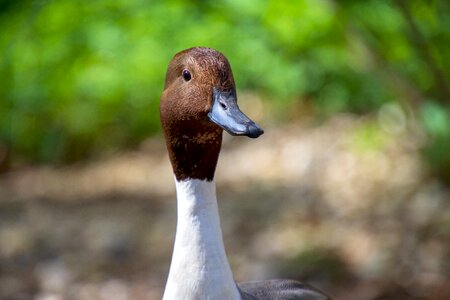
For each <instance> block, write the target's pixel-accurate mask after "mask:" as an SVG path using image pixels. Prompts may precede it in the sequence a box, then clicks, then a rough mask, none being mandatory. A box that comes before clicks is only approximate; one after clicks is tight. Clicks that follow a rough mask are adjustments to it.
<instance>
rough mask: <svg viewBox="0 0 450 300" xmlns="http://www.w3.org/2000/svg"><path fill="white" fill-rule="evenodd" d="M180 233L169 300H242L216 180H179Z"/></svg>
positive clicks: (171, 271) (166, 298) (168, 287)
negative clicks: (224, 235)
mask: <svg viewBox="0 0 450 300" xmlns="http://www.w3.org/2000/svg"><path fill="white" fill-rule="evenodd" d="M176 190H177V209H178V213H177V214H178V216H177V232H176V237H175V245H174V251H173V256H172V263H171V265H170V272H169V277H168V281H167V285H166V289H165V291H164V298H163V299H165V300H169V299H240V296H239V292H238V289H237V286H236V283H235V282H234V280H233V275H232V273H231V269H230V265H229V263H228V260H227V257H226V254H225V248H224V245H223V240H222V230H221V228H220V218H219V212H218V207H217V199H216V187H215V183H214V181H213V180H211V181H207V180H199V179H186V180H180V181H177V180H176Z"/></svg>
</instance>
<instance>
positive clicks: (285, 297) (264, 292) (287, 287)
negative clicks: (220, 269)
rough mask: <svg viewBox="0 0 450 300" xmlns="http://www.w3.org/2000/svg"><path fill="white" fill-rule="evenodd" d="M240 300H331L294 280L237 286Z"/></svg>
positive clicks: (268, 281) (256, 282)
mask: <svg viewBox="0 0 450 300" xmlns="http://www.w3.org/2000/svg"><path fill="white" fill-rule="evenodd" d="M238 289H239V292H240V293H241V297H242V300H331V298H330V297H329V296H327V295H325V294H323V293H322V292H320V291H318V290H316V289H315V288H313V287H311V286H309V285H306V284H304V283H301V282H298V281H295V280H283V279H274V280H265V281H252V282H244V283H239V284H238Z"/></svg>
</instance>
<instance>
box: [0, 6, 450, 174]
mask: <svg viewBox="0 0 450 300" xmlns="http://www.w3.org/2000/svg"><path fill="white" fill-rule="evenodd" d="M197 45H203V46H209V47H213V48H216V49H219V50H220V51H221V52H223V53H224V54H225V55H226V56H227V57H228V58H229V60H230V62H231V64H232V67H233V71H234V73H235V79H236V82H237V85H238V88H239V89H245V90H252V91H255V92H257V93H259V94H260V95H262V96H263V97H264V98H266V99H267V101H268V102H271V103H273V104H275V105H278V106H279V107H285V109H286V110H288V109H290V107H291V106H290V104H291V103H293V102H301V103H307V104H308V105H309V106H312V107H313V108H314V110H313V111H314V112H316V113H317V114H318V115H320V116H329V115H332V114H334V113H337V112H342V111H348V112H353V113H360V114H366V113H372V112H376V111H377V110H378V109H379V108H380V107H381V106H383V104H385V103H390V102H397V103H400V105H401V107H402V108H403V110H404V111H405V112H408V113H409V112H412V117H414V118H416V117H417V119H418V120H421V121H422V124H423V127H424V129H425V130H426V131H427V132H428V134H429V136H430V142H429V144H428V145H427V146H426V149H425V152H426V153H428V154H427V155H428V156H429V157H430V158H431V160H436V161H437V163H436V165H443V162H445V164H447V165H448V166H450V154H449V152H450V151H449V148H450V146H449V145H450V122H449V111H450V110H449V101H450V100H449V83H448V78H449V70H450V59H449V53H450V15H449V4H448V2H447V1H437V0H434V1H433V0H420V1H419V0H412V1H406V0H397V1H395V0H390V1H389V0H368V1H350V0H346V1H344V0H342V1H337V0H335V1H332V0H317V1H307V0H303V1H287V0H261V1H258V0H227V1H212V0H210V1H200V0H197V1H193V0H191V1H187V0H185V1H144V0H115V1H113V0H97V1H90V2H89V1H88V2H87V1H79V0H58V1H50V0H47V1H46V0H41V1H30V0H28V1H27V0H24V1H12V0H1V1H0V49H1V51H2V52H1V53H2V55H1V60H0V74H1V75H0V76H1V79H2V80H1V82H0V101H1V105H0V143H1V142H3V144H4V145H6V146H7V147H8V148H9V149H10V153H12V154H13V155H14V157H15V158H16V159H20V160H24V161H27V162H51V163H57V162H67V161H74V160H78V159H80V158H83V157H89V155H92V154H94V155H95V154H97V153H101V152H103V151H105V149H111V148H116V147H126V146H133V145H136V144H137V143H138V142H139V141H141V140H142V139H143V138H144V137H145V136H147V135H149V134H151V133H155V132H157V131H158V130H159V116H158V112H157V107H158V101H159V96H160V93H161V91H162V87H163V80H164V75H165V69H166V66H167V63H168V62H169V60H170V59H171V57H172V56H173V54H175V53H176V52H178V51H180V50H182V49H185V48H189V47H192V46H197Z"/></svg>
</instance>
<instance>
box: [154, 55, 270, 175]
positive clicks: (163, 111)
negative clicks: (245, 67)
mask: <svg viewBox="0 0 450 300" xmlns="http://www.w3.org/2000/svg"><path fill="white" fill-rule="evenodd" d="M160 117H161V124H162V127H163V131H164V135H165V139H166V145H167V149H168V151H169V157H170V160H171V163H172V167H173V169H174V173H175V177H176V179H177V180H184V179H187V178H195V179H202V180H212V179H213V177H214V171H215V168H216V164H217V159H218V155H219V152H220V146H221V143H222V132H223V130H226V131H227V132H228V133H230V134H231V135H242V136H248V137H251V138H257V137H258V136H260V135H261V134H263V133H264V131H263V130H262V129H261V128H260V127H259V126H258V125H256V124H255V123H254V122H253V121H252V120H250V118H248V117H247V116H246V115H245V114H244V113H243V112H242V111H241V110H240V109H239V107H238V105H237V96H236V87H235V84H234V79H233V74H232V72H231V67H230V64H229V63H228V60H227V59H226V57H225V56H224V55H223V54H221V53H220V52H218V51H216V50H214V49H210V48H203V47H195V48H190V49H187V50H184V51H181V52H179V53H177V54H176V55H175V56H174V58H173V59H172V61H171V62H170V63H169V67H168V69H167V74H166V80H165V85H164V92H163V94H162V96H161V102H160Z"/></svg>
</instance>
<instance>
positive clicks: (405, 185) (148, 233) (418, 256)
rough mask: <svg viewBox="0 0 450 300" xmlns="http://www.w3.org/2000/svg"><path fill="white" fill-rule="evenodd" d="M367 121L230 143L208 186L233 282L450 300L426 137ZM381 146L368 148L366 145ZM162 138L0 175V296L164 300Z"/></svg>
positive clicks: (170, 208) (447, 215)
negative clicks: (214, 195)
mask: <svg viewBox="0 0 450 300" xmlns="http://www.w3.org/2000/svg"><path fill="white" fill-rule="evenodd" d="M373 122H374V121H373V120H371V119H360V120H357V119H354V118H351V117H338V118H335V119H333V120H331V121H329V122H328V123H326V124H324V125H322V126H318V127H312V126H304V125H301V124H295V125H289V126H285V127H283V128H278V129H271V128H270V126H269V128H267V126H266V128H265V129H266V134H265V135H264V136H262V137H261V138H259V139H257V140H250V139H245V138H229V137H227V138H226V139H225V141H224V149H223V151H222V154H221V158H220V160H219V167H218V170H217V175H216V181H217V183H218V197H219V202H220V203H219V205H220V210H221V215H222V224H223V230H224V238H225V244H226V247H227V252H228V256H229V258H230V262H231V265H232V269H233V270H234V273H235V277H236V280H238V281H244V280H249V279H261V278H270V277H290V278H297V279H301V280H306V281H308V282H310V283H313V284H314V285H316V286H318V287H320V288H322V289H323V290H325V291H327V292H328V293H329V294H331V295H333V296H335V297H336V299H356V300H364V299H437V300H439V299H450V279H449V275H450V243H449V238H450V201H449V200H450V198H449V191H448V189H446V188H445V187H444V186H442V185H440V184H439V182H437V181H436V180H434V179H433V178H431V177H429V176H427V175H426V173H427V172H426V168H425V167H424V165H423V164H422V162H421V160H420V157H419V150H418V148H419V147H420V140H421V139H422V137H421V136H420V135H417V134H416V133H413V132H412V131H410V130H405V131H403V132H401V133H387V132H382V133H381V134H380V133H377V134H375V135H373V134H372V133H371V131H370V128H371V126H372V125H371V124H374V123H373ZM374 141H375V142H374ZM175 214H176V213H175V195H174V185H173V178H172V174H171V170H170V166H169V162H168V160H167V157H166V153H165V149H164V146H163V142H162V140H160V139H158V138H155V139H152V140H149V141H147V142H145V143H144V144H143V145H142V149H140V150H139V151H136V152H132V153H124V154H120V155H116V156H114V157H110V158H108V159H104V160H102V161H97V162H91V163H87V164H82V165H76V166H71V167H65V168H61V169H54V168H51V167H33V168H29V169H22V170H20V171H16V172H11V173H8V174H4V175H2V176H1V177H0V299H39V300H44V299H45V300H50V299H51V300H53V299H86V300H88V299H89V300H91V299H94V300H95V299H108V300H116V299H117V300H122V299H137V300H139V299H160V297H161V293H162V291H163V287H164V283H165V279H166V276H167V271H168V266H169V263H170V256H171V247H172V242H173V237H174V230H175Z"/></svg>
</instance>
